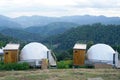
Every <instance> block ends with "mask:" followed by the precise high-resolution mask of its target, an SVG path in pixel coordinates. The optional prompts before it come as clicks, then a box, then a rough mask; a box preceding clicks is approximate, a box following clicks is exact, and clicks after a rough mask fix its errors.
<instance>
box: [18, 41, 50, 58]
mask: <svg viewBox="0 0 120 80" xmlns="http://www.w3.org/2000/svg"><path fill="white" fill-rule="evenodd" d="M47 51H49V49H48V48H47V47H46V46H44V45H43V44H41V43H38V42H32V43H29V44H27V45H25V46H24V48H23V49H22V50H21V54H20V60H32V59H33V60H34V59H43V58H47Z"/></svg>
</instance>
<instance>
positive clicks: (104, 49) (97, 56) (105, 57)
mask: <svg viewBox="0 0 120 80" xmlns="http://www.w3.org/2000/svg"><path fill="white" fill-rule="evenodd" d="M114 53H116V52H115V51H114V50H113V49H112V48H111V47H110V46H109V45H106V44H96V45H93V46H92V47H90V49H89V50H88V51H87V56H88V60H93V61H97V60H98V61H111V62H112V61H113V54H114Z"/></svg>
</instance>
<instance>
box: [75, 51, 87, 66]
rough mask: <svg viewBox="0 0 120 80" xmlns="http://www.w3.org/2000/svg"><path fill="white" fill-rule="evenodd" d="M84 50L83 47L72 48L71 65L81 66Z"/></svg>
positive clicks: (83, 62) (83, 60)
mask: <svg viewBox="0 0 120 80" xmlns="http://www.w3.org/2000/svg"><path fill="white" fill-rule="evenodd" d="M85 52H86V50H84V49H74V50H73V65H74V66H82V65H84V64H85Z"/></svg>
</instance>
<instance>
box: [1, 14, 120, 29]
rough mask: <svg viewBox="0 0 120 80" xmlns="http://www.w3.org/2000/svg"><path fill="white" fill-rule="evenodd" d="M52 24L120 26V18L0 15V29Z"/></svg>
mask: <svg viewBox="0 0 120 80" xmlns="http://www.w3.org/2000/svg"><path fill="white" fill-rule="evenodd" d="M54 22H71V23H75V24H79V25H84V24H93V23H102V24H120V17H106V16H91V15H84V16H78V15H75V16H62V17H46V16H21V17H17V18H9V17H6V16H2V15H0V27H9V28H27V27H30V26H45V25H48V24H50V23H54Z"/></svg>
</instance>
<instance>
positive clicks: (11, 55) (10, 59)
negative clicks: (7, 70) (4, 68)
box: [4, 50, 19, 63]
mask: <svg viewBox="0 0 120 80" xmlns="http://www.w3.org/2000/svg"><path fill="white" fill-rule="evenodd" d="M18 52H19V51H18V50H5V51H4V53H5V54H4V63H14V62H17V61H18Z"/></svg>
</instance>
